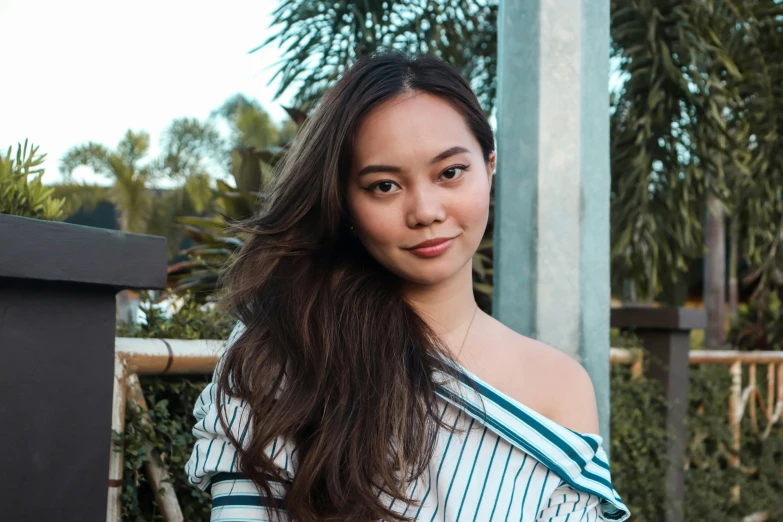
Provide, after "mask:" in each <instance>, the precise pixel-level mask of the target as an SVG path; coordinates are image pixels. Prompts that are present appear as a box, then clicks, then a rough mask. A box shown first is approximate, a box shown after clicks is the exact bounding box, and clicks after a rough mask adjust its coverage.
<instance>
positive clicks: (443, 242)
mask: <svg viewBox="0 0 783 522" xmlns="http://www.w3.org/2000/svg"><path fill="white" fill-rule="evenodd" d="M453 243H454V238H453V237H436V238H435V239H428V240H427V241H423V242H421V243H419V244H418V245H416V246H415V247H412V248H409V249H408V250H409V251H410V252H411V253H413V254H414V255H416V256H418V257H424V258H427V257H437V256H439V255H441V254H442V253H443V252H445V251H446V250H448V249H449V248H450V247H451V245H452V244H453Z"/></svg>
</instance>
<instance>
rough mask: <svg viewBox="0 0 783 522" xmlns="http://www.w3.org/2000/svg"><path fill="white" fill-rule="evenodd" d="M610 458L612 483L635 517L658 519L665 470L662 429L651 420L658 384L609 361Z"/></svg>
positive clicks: (659, 395)
mask: <svg viewBox="0 0 783 522" xmlns="http://www.w3.org/2000/svg"><path fill="white" fill-rule="evenodd" d="M610 386H611V421H610V423H611V428H610V429H611V434H612V440H611V446H610V451H611V453H610V461H611V466H612V479H613V485H614V488H615V489H616V490H617V491H618V492H619V493H620V496H621V497H622V499H623V501H624V502H625V503H626V505H627V506H628V509H630V510H631V513H632V514H633V519H634V520H635V521H653V520H659V519H658V518H657V516H658V513H659V511H658V509H659V506H661V505H663V477H664V476H665V469H666V459H665V455H666V451H665V448H666V445H667V438H666V431H665V430H664V429H663V428H662V427H661V426H660V425H659V424H658V423H657V422H656V419H657V416H656V412H657V411H660V408H662V407H663V399H662V390H661V389H660V385H659V384H658V383H656V382H654V381H650V380H647V379H645V378H643V377H642V378H640V379H634V378H633V377H632V376H631V372H630V371H629V368H628V367H625V366H622V365H612V374H611V384H610Z"/></svg>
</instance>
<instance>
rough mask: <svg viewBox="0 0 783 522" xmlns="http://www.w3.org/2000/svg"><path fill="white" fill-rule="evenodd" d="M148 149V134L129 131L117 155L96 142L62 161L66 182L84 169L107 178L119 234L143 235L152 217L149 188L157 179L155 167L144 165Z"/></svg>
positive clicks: (121, 142)
mask: <svg viewBox="0 0 783 522" xmlns="http://www.w3.org/2000/svg"><path fill="white" fill-rule="evenodd" d="M149 146H150V137H149V134H147V133H146V132H133V131H131V130H129V131H127V132H126V133H125V136H124V137H123V138H122V140H120V142H119V144H118V145H117V150H115V151H111V150H109V149H107V148H106V147H104V146H103V145H100V144H98V143H93V142H88V143H86V144H83V145H78V146H75V147H72V148H71V149H70V150H68V152H67V153H66V154H65V156H64V157H63V158H62V160H61V163H60V170H61V172H62V173H63V177H64V178H65V179H66V181H69V180H70V178H71V175H72V173H73V171H74V170H75V169H76V168H77V167H81V166H86V167H89V168H91V169H92V170H93V171H94V172H95V173H96V174H98V175H100V176H104V177H106V178H107V179H108V180H109V181H111V183H112V187H111V190H110V198H111V200H112V202H113V203H114V204H115V206H116V208H117V211H118V212H119V214H120V230H123V231H125V232H135V233H140V234H143V233H144V232H146V230H147V223H148V221H149V217H150V215H151V213H152V195H151V193H150V184H151V183H152V181H153V180H154V179H155V178H156V177H157V176H158V171H157V170H156V169H155V168H153V165H151V164H149V163H147V164H144V165H142V164H141V161H142V160H143V159H144V158H145V156H146V155H147V152H148V151H149Z"/></svg>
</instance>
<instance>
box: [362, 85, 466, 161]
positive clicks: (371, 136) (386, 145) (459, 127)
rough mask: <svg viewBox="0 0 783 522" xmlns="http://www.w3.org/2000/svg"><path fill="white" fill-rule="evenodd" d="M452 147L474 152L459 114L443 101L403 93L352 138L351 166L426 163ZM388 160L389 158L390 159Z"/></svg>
mask: <svg viewBox="0 0 783 522" xmlns="http://www.w3.org/2000/svg"><path fill="white" fill-rule="evenodd" d="M455 145H463V146H465V147H468V148H469V149H471V150H474V149H477V148H478V142H477V141H476V139H475V138H474V137H473V134H472V133H471V132H470V129H469V128H468V126H467V123H466V122H465V118H463V116H462V114H460V113H459V112H457V110H456V109H454V108H453V107H452V106H451V105H450V104H449V103H448V102H447V101H445V100H443V99H441V98H439V97H437V96H433V95H431V94H428V93H421V92H415V93H406V94H402V95H400V96H397V97H395V98H393V99H391V100H389V101H387V102H385V103H383V104H382V105H380V106H378V107H376V108H374V109H373V110H372V111H370V112H369V113H368V114H367V115H366V116H365V117H364V119H363V120H362V122H361V123H360V124H359V127H358V129H357V132H356V137H355V138H354V147H353V151H354V158H353V159H354V164H355V165H356V164H358V163H362V162H364V161H366V160H372V159H382V158H388V160H389V161H391V160H392V159H396V160H399V159H400V158H401V156H402V157H404V156H408V157H410V158H411V159H413V158H415V157H416V156H417V155H418V154H421V155H424V156H426V158H427V160H429V158H431V157H432V156H433V154H437V153H439V152H442V151H443V150H445V149H447V148H449V147H453V146H455ZM390 156H392V157H390Z"/></svg>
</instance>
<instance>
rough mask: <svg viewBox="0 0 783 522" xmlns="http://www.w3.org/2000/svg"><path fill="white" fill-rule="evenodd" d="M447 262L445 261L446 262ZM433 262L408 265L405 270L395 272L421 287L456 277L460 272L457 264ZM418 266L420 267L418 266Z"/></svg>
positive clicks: (423, 261) (427, 261)
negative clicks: (428, 264)
mask: <svg viewBox="0 0 783 522" xmlns="http://www.w3.org/2000/svg"><path fill="white" fill-rule="evenodd" d="M444 261H445V260H444ZM427 263H432V261H431V260H422V262H421V263H416V264H408V265H407V266H405V267H404V268H401V269H399V270H395V271H394V272H395V273H396V274H397V275H398V276H400V277H401V278H403V279H405V280H406V281H410V282H411V283H416V284H420V285H434V284H437V283H441V282H443V281H446V280H448V279H451V278H452V277H454V276H455V275H456V274H457V273H458V272H459V270H460V267H459V266H457V264H456V263H453V262H451V263H432V264H431V265H430V266H427ZM416 265H418V266H416Z"/></svg>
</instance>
